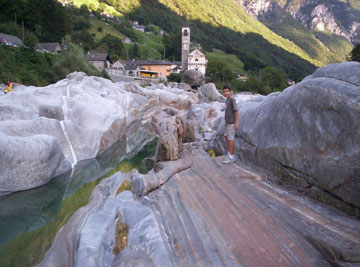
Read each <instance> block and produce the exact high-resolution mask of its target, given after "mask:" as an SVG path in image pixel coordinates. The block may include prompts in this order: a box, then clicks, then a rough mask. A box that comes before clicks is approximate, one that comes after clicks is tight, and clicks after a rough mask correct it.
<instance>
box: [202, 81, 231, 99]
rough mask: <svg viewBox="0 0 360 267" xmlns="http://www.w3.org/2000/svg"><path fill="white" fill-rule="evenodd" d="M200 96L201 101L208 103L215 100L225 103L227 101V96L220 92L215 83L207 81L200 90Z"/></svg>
mask: <svg viewBox="0 0 360 267" xmlns="http://www.w3.org/2000/svg"><path fill="white" fill-rule="evenodd" d="M198 98H199V103H208V102H213V101H219V102H223V103H225V101H226V98H225V97H224V96H222V95H221V94H220V93H219V91H218V90H217V89H216V86H215V84H214V83H207V84H205V85H203V86H201V87H200V89H199V91H198Z"/></svg>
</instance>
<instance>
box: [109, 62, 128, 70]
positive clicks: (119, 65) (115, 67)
mask: <svg viewBox="0 0 360 267" xmlns="http://www.w3.org/2000/svg"><path fill="white" fill-rule="evenodd" d="M125 65H126V64H125V62H122V61H121V60H118V61H116V62H115V63H114V64H112V65H111V69H113V70H117V71H124V70H125Z"/></svg>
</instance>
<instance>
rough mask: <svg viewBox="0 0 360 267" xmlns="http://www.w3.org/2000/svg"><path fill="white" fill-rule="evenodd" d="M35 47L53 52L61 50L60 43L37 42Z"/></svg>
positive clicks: (56, 52)
mask: <svg viewBox="0 0 360 267" xmlns="http://www.w3.org/2000/svg"><path fill="white" fill-rule="evenodd" d="M36 48H37V49H39V50H46V51H48V52H50V53H53V54H58V53H60V52H61V45H60V44H59V43H38V44H37V45H36Z"/></svg>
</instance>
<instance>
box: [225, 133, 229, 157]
mask: <svg viewBox="0 0 360 267" xmlns="http://www.w3.org/2000/svg"><path fill="white" fill-rule="evenodd" d="M225 141H226V148H227V149H228V152H229V153H230V146H229V139H228V137H227V136H225Z"/></svg>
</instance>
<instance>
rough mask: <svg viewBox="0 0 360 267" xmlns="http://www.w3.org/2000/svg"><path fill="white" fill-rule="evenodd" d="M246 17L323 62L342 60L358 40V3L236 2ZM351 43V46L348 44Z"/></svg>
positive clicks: (314, 0)
mask: <svg viewBox="0 0 360 267" xmlns="http://www.w3.org/2000/svg"><path fill="white" fill-rule="evenodd" d="M235 2H236V3H237V4H238V5H239V6H241V7H242V8H243V9H244V10H245V11H246V12H247V13H248V14H250V15H251V16H253V17H254V18H257V19H258V20H259V21H261V22H262V23H264V24H265V25H266V26H268V27H269V28H270V29H271V30H272V31H274V32H276V33H277V34H279V35H281V36H283V37H284V38H287V39H289V40H292V41H293V42H294V43H296V44H297V45H298V46H300V47H301V48H302V49H304V50H305V51H307V52H308V53H309V54H310V55H311V56H312V57H315V58H323V59H325V60H326V61H325V63H332V62H337V61H344V60H345V59H346V57H347V56H348V54H349V52H350V51H351V49H352V43H356V42H357V41H359V40H360V12H359V6H360V5H359V6H358V5H356V3H358V4H360V2H359V1H347V2H345V1H339V0H326V1H325V0H311V1H303V0H288V1H283V0H235ZM351 42H352V43H351Z"/></svg>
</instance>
